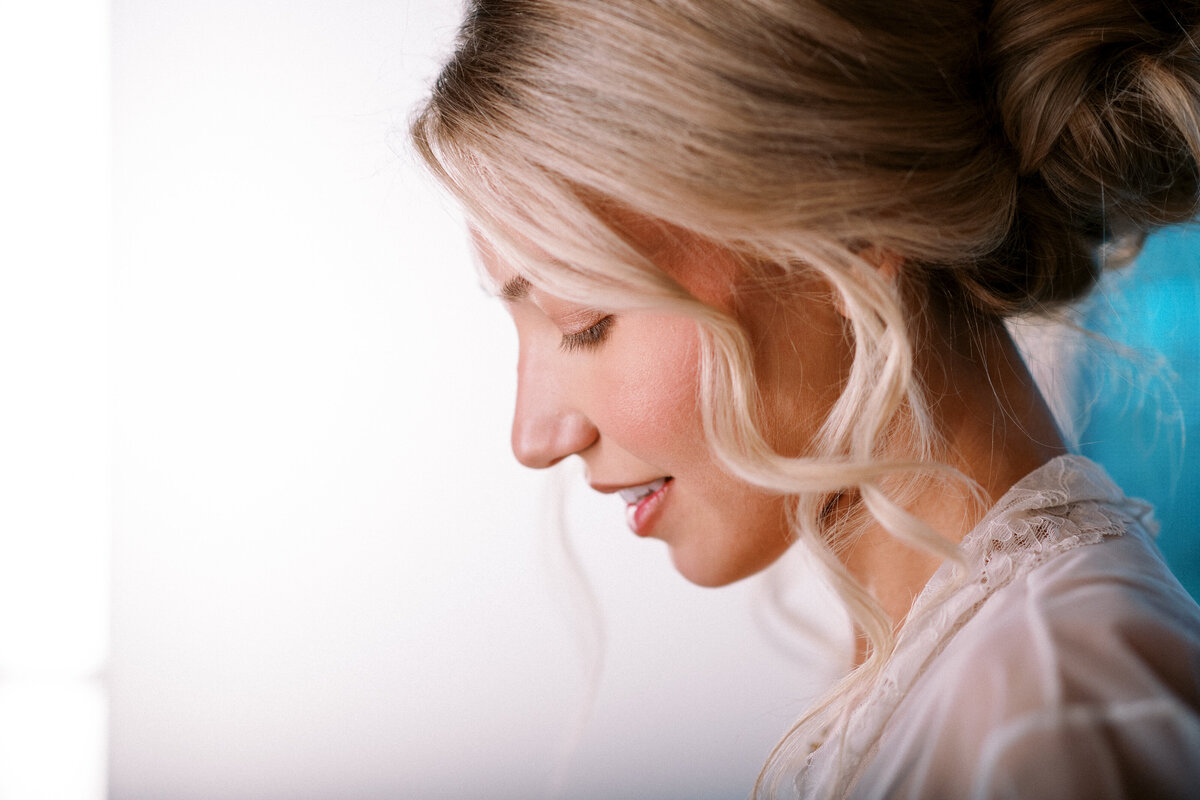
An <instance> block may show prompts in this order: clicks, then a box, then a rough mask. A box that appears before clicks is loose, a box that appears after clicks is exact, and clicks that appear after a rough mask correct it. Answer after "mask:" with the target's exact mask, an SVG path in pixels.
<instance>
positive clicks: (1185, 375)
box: [1079, 227, 1200, 598]
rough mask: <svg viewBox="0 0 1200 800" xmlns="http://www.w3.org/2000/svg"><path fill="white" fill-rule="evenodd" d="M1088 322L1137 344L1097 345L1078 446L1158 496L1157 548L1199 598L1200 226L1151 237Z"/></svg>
mask: <svg viewBox="0 0 1200 800" xmlns="http://www.w3.org/2000/svg"><path fill="white" fill-rule="evenodd" d="M1084 326H1085V327H1086V328H1087V329H1089V330H1092V331H1095V332H1097V333H1100V334H1102V335H1103V336H1105V337H1108V338H1111V339H1112V341H1114V342H1116V343H1118V344H1119V345H1124V346H1127V347H1128V348H1130V351H1121V350H1118V351H1117V352H1112V351H1110V352H1109V353H1107V354H1103V353H1099V352H1098V351H1103V350H1105V349H1106V348H1104V347H1102V346H1097V347H1092V348H1089V350H1091V351H1092V352H1093V353H1098V357H1097V358H1094V359H1088V364H1087V365H1086V366H1085V367H1084V368H1083V372H1082V379H1081V381H1082V384H1083V385H1082V386H1081V387H1080V390H1081V392H1080V396H1081V397H1082V398H1086V399H1088V400H1090V402H1092V403H1094V405H1092V407H1091V409H1090V414H1087V415H1086V416H1085V419H1086V423H1085V424H1084V426H1083V427H1082V429H1081V431H1080V435H1079V445H1080V451H1081V452H1082V454H1083V455H1086V456H1088V457H1090V458H1092V459H1094V460H1096V461H1098V462H1100V463H1101V464H1103V465H1104V467H1105V468H1106V469H1107V470H1108V472H1109V474H1111V475H1112V477H1113V478H1114V480H1116V482H1117V484H1118V485H1120V486H1121V487H1122V488H1123V489H1124V490H1125V492H1126V494H1129V495H1131V496H1135V497H1141V498H1144V499H1146V500H1149V501H1150V502H1151V503H1153V504H1154V506H1155V508H1156V510H1157V513H1156V517H1157V518H1158V520H1159V522H1160V523H1161V526H1162V527H1161V531H1160V533H1159V538H1158V544H1159V547H1160V548H1161V549H1162V552H1163V555H1164V556H1165V557H1166V559H1167V562H1168V563H1169V564H1170V565H1171V567H1172V569H1173V570H1174V571H1175V574H1176V575H1178V576H1179V579H1180V581H1181V582H1183V584H1184V585H1185V586H1186V587H1187V588H1188V590H1189V591H1190V592H1191V593H1192V596H1193V597H1197V598H1200V521H1198V520H1197V512H1200V228H1196V227H1191V228H1187V229H1173V230H1169V231H1163V232H1160V233H1158V234H1155V235H1154V236H1152V237H1151V238H1150V239H1149V240H1148V241H1147V243H1146V247H1145V249H1144V250H1143V252H1142V255H1141V256H1139V258H1138V260H1137V263H1136V264H1135V265H1134V266H1133V267H1132V268H1130V269H1129V270H1121V271H1120V272H1118V273H1115V274H1114V275H1113V276H1112V280H1106V281H1104V282H1103V283H1102V286H1101V291H1100V292H1099V293H1098V294H1097V296H1096V297H1095V298H1093V300H1092V301H1091V302H1090V303H1089V305H1088V307H1087V310H1086V312H1085V315H1084Z"/></svg>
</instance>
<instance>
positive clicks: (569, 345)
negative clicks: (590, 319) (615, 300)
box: [561, 314, 613, 353]
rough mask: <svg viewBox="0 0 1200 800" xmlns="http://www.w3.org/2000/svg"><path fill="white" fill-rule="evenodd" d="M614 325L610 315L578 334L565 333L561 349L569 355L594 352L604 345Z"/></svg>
mask: <svg viewBox="0 0 1200 800" xmlns="http://www.w3.org/2000/svg"><path fill="white" fill-rule="evenodd" d="M612 324H613V316H612V314H609V315H608V316H606V317H603V318H601V319H600V320H599V321H597V322H596V323H595V324H593V325H592V326H591V327H588V328H584V329H583V330H581V331H578V332H576V333H564V334H563V337H562V344H561V347H562V349H563V350H564V351H565V352H568V353H571V352H574V351H576V350H594V349H595V348H597V347H599V346H600V345H602V344H604V340H605V339H607V338H608V331H609V328H611V327H612Z"/></svg>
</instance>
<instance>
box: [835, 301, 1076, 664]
mask: <svg viewBox="0 0 1200 800" xmlns="http://www.w3.org/2000/svg"><path fill="white" fill-rule="evenodd" d="M930 340H931V344H933V347H932V348H931V349H929V350H927V351H926V352H927V353H931V355H929V356H928V357H926V358H925V359H924V361H923V363H921V364H920V365H918V369H920V370H921V372H922V374H923V377H924V380H925V382H926V387H927V389H928V392H929V395H930V396H931V397H932V398H934V402H933V412H934V415H935V419H936V421H937V423H938V424H939V426H940V429H941V431H942V432H943V435H944V437H945V441H946V445H947V452H948V453H949V454H950V459H951V465H952V466H954V467H957V468H958V469H960V470H961V471H962V472H963V473H964V474H965V475H967V476H968V477H969V478H971V479H973V480H975V481H976V482H978V484H979V485H980V487H982V489H983V490H984V492H985V493H986V498H987V506H990V505H991V504H993V503H995V501H996V500H998V499H999V498H1000V497H1001V495H1003V494H1004V493H1005V492H1006V491H1007V490H1008V489H1009V488H1010V487H1011V486H1012V485H1013V484H1014V483H1016V482H1017V481H1019V480H1020V479H1021V478H1023V477H1025V476H1026V475H1028V474H1029V473H1030V472H1032V471H1033V470H1035V469H1037V468H1038V467H1040V466H1042V465H1043V464H1045V463H1046V462H1048V461H1050V460H1051V459H1053V458H1055V457H1056V456H1059V455H1062V454H1064V453H1066V452H1067V449H1066V447H1065V445H1064V444H1063V440H1062V436H1061V434H1060V433H1059V431H1058V429H1057V427H1056V425H1055V423H1054V419H1053V416H1052V415H1051V413H1050V410H1049V407H1048V406H1047V405H1046V402H1045V400H1044V399H1043V398H1042V396H1041V394H1040V392H1039V391H1038V389H1037V387H1036V386H1035V385H1034V383H1033V379H1032V377H1031V376H1030V374H1029V372H1028V370H1027V369H1026V367H1025V364H1024V362H1023V361H1022V359H1021V357H1020V355H1019V354H1018V353H1017V349H1016V347H1015V345H1014V344H1013V342H1012V339H1011V338H1010V337H1009V335H1008V332H1007V331H1006V330H1005V328H1004V326H1003V325H1002V324H1000V323H986V324H985V325H984V327H983V328H982V330H979V331H977V332H976V335H975V336H974V337H973V340H972V343H971V344H970V345H964V344H962V343H957V344H956V343H954V342H953V341H952V339H951V337H948V336H937V335H935V336H933V337H930ZM987 506H981V505H980V504H979V503H978V502H976V501H975V500H973V499H972V497H971V495H970V494H969V492H967V491H966V490H965V488H962V487H958V486H956V485H954V484H953V483H945V482H938V483H937V484H936V485H934V486H931V487H930V488H929V489H928V490H926V491H925V492H923V493H922V494H920V495H919V496H918V497H917V498H916V500H915V502H914V503H913V504H911V505H910V506H908V510H909V511H911V512H912V513H914V514H915V515H917V516H918V517H920V518H921V519H923V520H925V521H926V522H927V523H929V524H930V525H931V526H932V527H933V529H934V530H935V531H937V532H938V533H940V534H941V535H943V536H945V537H946V538H947V539H949V540H950V541H951V542H953V543H955V544H957V543H959V542H960V541H961V540H962V538H963V537H964V536H965V535H966V534H967V533H968V532H969V531H970V530H971V529H972V528H973V527H974V526H975V524H976V523H977V522H978V521H979V520H980V518H981V517H982V516H983V514H984V513H986V511H987ZM843 560H844V561H845V563H846V566H847V567H848V569H849V570H850V572H851V573H852V574H853V575H854V576H855V578H857V579H858V580H859V581H860V582H861V583H862V584H863V585H864V586H865V587H867V588H868V589H869V590H870V591H871V592H872V593H873V594H874V596H875V598H876V599H877V600H878V601H879V602H880V604H881V605H882V606H883V610H884V611H885V612H887V614H888V616H889V617H890V618H891V619H892V620H894V621H895V622H896V623H897V625H898V626H899V625H900V624H901V621H902V620H904V618H905V616H906V615H907V614H908V611H909V609H910V608H911V606H912V603H913V600H915V599H916V597H917V595H918V594H919V593H920V591H921V589H922V588H923V587H924V586H925V584H926V583H928V581H929V579H930V578H931V577H932V576H933V573H934V572H935V571H936V570H937V568H938V567H939V566H940V565H941V559H940V557H938V556H935V555H931V554H929V553H926V552H923V551H917V550H914V549H913V548H911V547H909V546H908V545H906V544H903V543H901V542H899V541H897V540H896V539H895V538H893V537H892V536H891V535H890V534H888V532H887V531H885V530H884V529H883V528H882V527H880V526H878V525H874V526H871V527H870V528H868V529H867V530H866V531H865V532H864V533H863V535H862V537H861V538H859V539H858V540H857V541H856V542H855V543H854V545H853V546H852V547H851V548H850V549H849V550H848V551H846V552H845V553H844V554H843ZM864 657H865V653H863V652H860V653H859V654H858V660H859V661H860V662H861V660H862V659H863V658H864Z"/></svg>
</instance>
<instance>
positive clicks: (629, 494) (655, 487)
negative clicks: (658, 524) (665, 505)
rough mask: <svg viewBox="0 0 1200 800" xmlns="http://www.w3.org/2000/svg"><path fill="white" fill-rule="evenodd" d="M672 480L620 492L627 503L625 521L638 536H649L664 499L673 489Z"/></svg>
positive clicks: (632, 487) (653, 482)
mask: <svg viewBox="0 0 1200 800" xmlns="http://www.w3.org/2000/svg"><path fill="white" fill-rule="evenodd" d="M671 483H672V479H671V478H659V479H658V480H654V481H651V482H650V483H644V484H642V485H641V486H630V487H629V488H627V489H622V490H621V491H620V495H621V499H622V500H624V501H625V503H626V506H625V521H626V522H627V523H629V528H630V530H632V531H633V532H634V533H636V534H637V535H638V536H648V535H649V534H650V530H651V528H652V527H653V524H654V520H655V519H656V517H657V513H656V512H657V511H658V510H659V508H660V507H661V506H662V502H663V499H664V498H665V497H666V494H667V492H668V491H670V488H671Z"/></svg>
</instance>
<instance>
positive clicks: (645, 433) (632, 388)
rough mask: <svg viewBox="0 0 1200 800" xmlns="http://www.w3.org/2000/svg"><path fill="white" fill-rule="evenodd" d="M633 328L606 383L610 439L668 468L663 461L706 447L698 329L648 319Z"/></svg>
mask: <svg viewBox="0 0 1200 800" xmlns="http://www.w3.org/2000/svg"><path fill="white" fill-rule="evenodd" d="M629 322H630V324H631V327H632V325H633V324H634V323H635V322H636V323H638V326H637V329H636V331H632V332H631V333H632V334H635V335H630V336H628V337H627V338H626V339H625V341H624V342H623V347H622V353H621V358H619V359H616V360H615V363H614V367H613V369H614V374H611V375H610V376H609V378H610V379H609V381H607V383H608V385H609V386H611V387H614V391H613V393H612V395H611V396H610V397H608V398H606V399H604V400H603V402H606V403H607V404H608V406H609V414H608V415H607V416H609V417H610V420H611V422H612V425H613V428H614V430H613V431H612V434H613V435H615V436H618V438H620V439H622V440H624V445H625V446H626V447H627V448H628V449H630V450H632V451H634V452H641V453H643V454H644V455H643V458H645V459H646V460H648V461H650V462H651V463H659V464H660V465H663V466H666V465H665V464H663V461H664V460H665V459H670V460H674V458H675V457H676V456H677V455H679V454H681V451H684V450H690V449H693V448H695V447H696V446H702V438H703V431H702V426H701V423H700V411H699V395H698V391H699V385H700V346H699V337H698V334H697V331H696V325H695V323H694V322H692V321H691V320H688V319H684V318H679V317H665V316H664V317H651V316H650V315H645V316H644V317H642V318H641V319H636V318H635V319H630V320H629ZM597 399H600V398H597Z"/></svg>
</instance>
